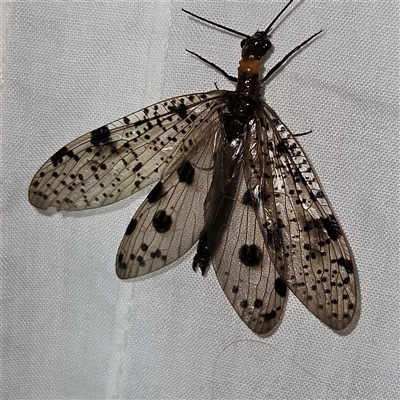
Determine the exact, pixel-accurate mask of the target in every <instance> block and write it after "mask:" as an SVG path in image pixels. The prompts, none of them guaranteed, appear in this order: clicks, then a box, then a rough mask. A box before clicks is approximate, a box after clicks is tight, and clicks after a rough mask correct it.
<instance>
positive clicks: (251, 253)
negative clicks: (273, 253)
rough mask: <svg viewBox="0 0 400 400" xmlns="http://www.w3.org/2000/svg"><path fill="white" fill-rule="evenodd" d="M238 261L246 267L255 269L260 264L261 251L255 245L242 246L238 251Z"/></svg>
mask: <svg viewBox="0 0 400 400" xmlns="http://www.w3.org/2000/svg"><path fill="white" fill-rule="evenodd" d="M239 259H240V261H242V263H243V264H244V265H247V266H248V267H255V266H256V265H259V264H260V261H261V250H260V248H259V247H258V246H256V245H255V244H251V245H250V246H248V245H247V244H244V245H243V246H242V247H241V248H240V250H239Z"/></svg>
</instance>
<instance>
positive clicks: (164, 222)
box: [153, 210, 172, 233]
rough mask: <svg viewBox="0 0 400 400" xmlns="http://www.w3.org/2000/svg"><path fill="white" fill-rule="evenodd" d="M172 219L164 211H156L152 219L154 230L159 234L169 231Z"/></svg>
mask: <svg viewBox="0 0 400 400" xmlns="http://www.w3.org/2000/svg"><path fill="white" fill-rule="evenodd" d="M171 225H172V218H171V216H170V215H168V214H167V213H166V212H165V210H158V211H157V212H156V213H155V215H154V217H153V226H154V229H155V230H156V231H157V232H159V233H164V232H167V231H169V230H170V228H171Z"/></svg>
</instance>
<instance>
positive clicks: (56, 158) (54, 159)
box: [50, 146, 74, 167]
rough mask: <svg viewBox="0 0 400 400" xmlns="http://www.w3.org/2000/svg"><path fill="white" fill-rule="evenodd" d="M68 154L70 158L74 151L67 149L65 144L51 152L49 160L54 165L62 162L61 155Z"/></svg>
mask: <svg viewBox="0 0 400 400" xmlns="http://www.w3.org/2000/svg"><path fill="white" fill-rule="evenodd" d="M65 155H66V156H68V157H70V158H72V157H73V156H74V152H73V151H72V150H68V149H67V147H66V146H64V147H62V148H61V149H60V150H58V151H57V152H56V153H54V154H53V156H52V157H51V158H50V160H51V162H52V163H53V165H54V166H55V167H57V165H59V164H61V163H62V162H63V159H62V158H63V157H64V156H65Z"/></svg>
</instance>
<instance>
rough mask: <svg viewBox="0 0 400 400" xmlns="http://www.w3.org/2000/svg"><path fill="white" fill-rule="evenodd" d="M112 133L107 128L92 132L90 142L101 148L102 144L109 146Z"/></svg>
mask: <svg viewBox="0 0 400 400" xmlns="http://www.w3.org/2000/svg"><path fill="white" fill-rule="evenodd" d="M110 135H111V132H110V130H109V129H108V127H107V126H102V127H101V128H98V129H95V130H94V131H92V132H91V139H90V142H91V143H92V145H93V146H101V145H102V144H107V143H109V142H110V139H111V138H110Z"/></svg>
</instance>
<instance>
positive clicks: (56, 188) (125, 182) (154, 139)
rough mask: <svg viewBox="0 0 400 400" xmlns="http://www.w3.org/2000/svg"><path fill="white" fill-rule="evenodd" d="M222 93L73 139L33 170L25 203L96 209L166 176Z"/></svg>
mask: <svg viewBox="0 0 400 400" xmlns="http://www.w3.org/2000/svg"><path fill="white" fill-rule="evenodd" d="M223 93H224V91H219V90H216V91H212V92H208V93H199V94H191V95H186V96H180V97H175V98H171V99H169V100H164V101H161V102H159V103H157V104H154V105H152V106H150V107H147V108H144V109H142V110H140V111H137V112H135V113H133V114H131V115H128V116H126V117H124V118H121V119H119V120H117V121H115V122H112V123H110V124H108V125H105V126H103V127H101V128H99V129H96V130H94V131H92V132H89V133H87V134H85V135H83V136H81V137H79V138H78V139H76V140H74V141H72V142H71V143H69V144H67V145H66V146H64V147H63V148H62V149H60V150H59V151H58V152H57V153H55V154H54V155H53V156H52V157H51V158H50V159H49V160H48V161H47V162H46V163H45V164H44V165H43V166H42V167H41V168H40V169H39V171H38V172H37V173H36V175H35V176H34V178H33V180H32V182H31V185H30V188H29V201H30V202H31V204H32V205H33V206H35V207H36V208H39V209H47V208H49V207H53V208H56V209H58V210H83V209H89V208H96V207H101V206H105V205H108V204H112V203H115V202H116V201H119V200H121V199H124V198H125V197H127V196H130V195H131V194H133V193H135V192H137V191H139V190H141V189H142V188H144V187H146V186H147V185H149V184H151V183H153V182H156V181H157V180H159V179H160V178H161V177H162V176H163V175H164V176H168V174H170V173H171V172H173V171H174V170H176V169H177V168H178V167H179V166H180V165H181V164H182V163H183V161H184V160H185V159H186V158H188V157H191V155H193V154H195V153H196V152H197V151H198V149H199V147H201V146H202V145H203V142H204V134H203V133H204V132H208V131H209V129H210V127H211V126H213V125H214V124H215V120H214V119H213V118H215V116H216V113H215V112H214V111H215V108H216V107H218V106H220V105H221V102H222V100H221V96H222V95H223Z"/></svg>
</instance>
